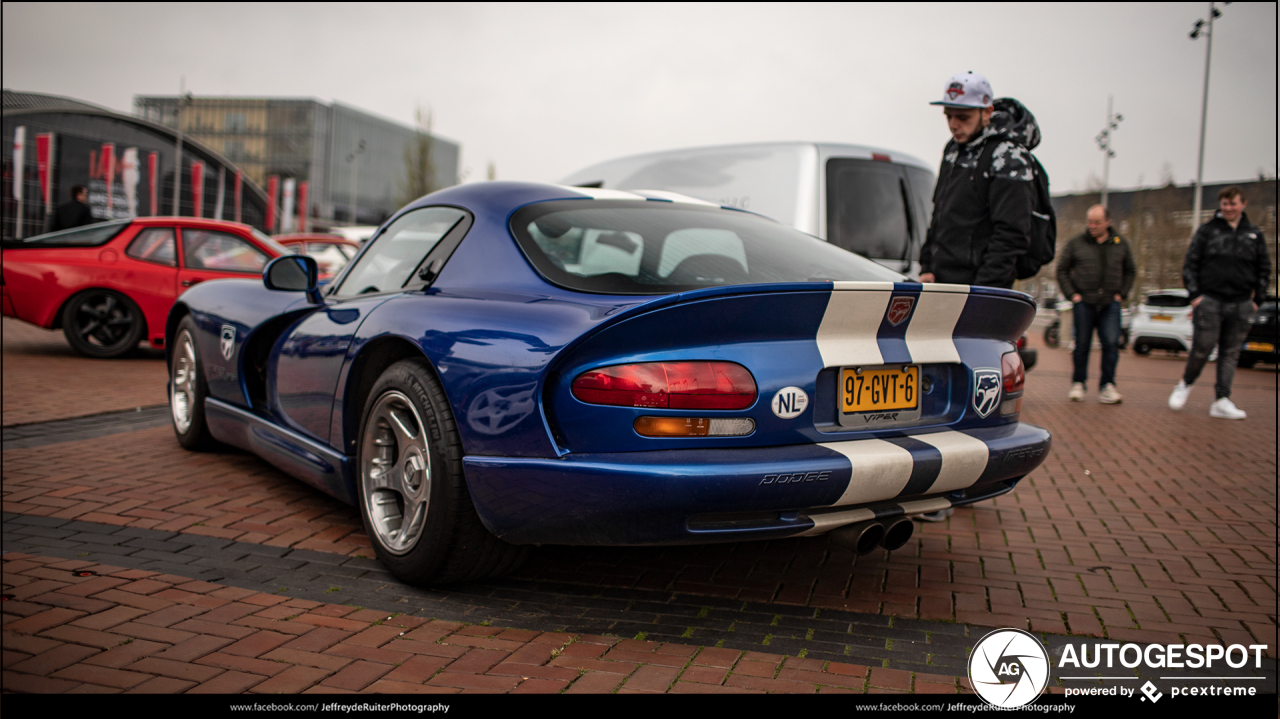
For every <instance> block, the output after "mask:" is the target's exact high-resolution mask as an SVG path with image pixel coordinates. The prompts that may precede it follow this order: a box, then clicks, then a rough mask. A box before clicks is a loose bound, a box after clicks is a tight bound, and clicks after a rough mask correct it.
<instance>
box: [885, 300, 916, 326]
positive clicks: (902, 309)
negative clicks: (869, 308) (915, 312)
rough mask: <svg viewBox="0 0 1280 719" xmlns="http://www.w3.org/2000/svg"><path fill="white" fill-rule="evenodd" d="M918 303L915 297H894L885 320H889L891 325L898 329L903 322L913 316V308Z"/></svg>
mask: <svg viewBox="0 0 1280 719" xmlns="http://www.w3.org/2000/svg"><path fill="white" fill-rule="evenodd" d="M915 303H916V298H914V297H894V298H893V301H892V302H890V303H889V309H888V311H886V312H885V313H884V317H885V319H887V320H889V324H891V325H893V326H894V327H897V326H898V325H900V324H902V321H903V320H905V319H906V318H907V315H909V314H911V306H912V305H914V304H915Z"/></svg>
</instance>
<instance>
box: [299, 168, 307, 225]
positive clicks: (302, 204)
mask: <svg viewBox="0 0 1280 719" xmlns="http://www.w3.org/2000/svg"><path fill="white" fill-rule="evenodd" d="M306 231H307V183H306V181H305V180H304V181H303V182H299V183H298V232H306Z"/></svg>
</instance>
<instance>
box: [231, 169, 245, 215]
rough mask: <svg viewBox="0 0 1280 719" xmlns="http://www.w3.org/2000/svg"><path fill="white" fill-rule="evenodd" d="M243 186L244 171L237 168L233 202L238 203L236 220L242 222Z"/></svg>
mask: <svg viewBox="0 0 1280 719" xmlns="http://www.w3.org/2000/svg"><path fill="white" fill-rule="evenodd" d="M242 187H244V173H243V172H241V171H240V170H236V184H235V190H234V191H233V194H232V198H233V202H235V205H236V222H240V197H241V194H240V188H242Z"/></svg>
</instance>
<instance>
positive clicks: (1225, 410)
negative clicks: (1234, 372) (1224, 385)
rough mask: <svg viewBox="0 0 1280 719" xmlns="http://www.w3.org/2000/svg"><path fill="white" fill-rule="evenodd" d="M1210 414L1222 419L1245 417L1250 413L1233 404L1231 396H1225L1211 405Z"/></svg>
mask: <svg viewBox="0 0 1280 719" xmlns="http://www.w3.org/2000/svg"><path fill="white" fill-rule="evenodd" d="M1209 416H1210V417H1219V418H1221V419H1244V418H1245V417H1247V416H1248V415H1246V414H1245V413H1244V410H1242V409H1238V408H1237V407H1236V406H1235V405H1234V404H1232V403H1231V400H1230V398H1227V397H1223V398H1222V399H1219V400H1217V401H1216V402H1214V403H1213V404H1211V405H1209Z"/></svg>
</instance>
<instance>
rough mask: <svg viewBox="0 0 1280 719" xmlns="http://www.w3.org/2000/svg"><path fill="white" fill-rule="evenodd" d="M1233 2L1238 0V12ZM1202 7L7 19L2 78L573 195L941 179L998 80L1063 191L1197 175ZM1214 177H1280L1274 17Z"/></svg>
mask: <svg viewBox="0 0 1280 719" xmlns="http://www.w3.org/2000/svg"><path fill="white" fill-rule="evenodd" d="M1219 5H1221V3H1219ZM1207 11H1208V8H1207V4H1206V3H1194V4H1136V5H1125V4H1112V3H1108V4H1099V5H1087V4H1079V3H1071V4H1063V5H1044V4H1024V5H980V4H974V3H948V4H941V5H897V4H872V5H796V4H787V5H758V4H728V3H724V4H713V5H656V4H642V5H618V4H608V5H578V4H573V5H478V4H461V5H432V4H425V3H424V4H414V5H405V6H399V5H395V6H385V5H377V4H368V3H365V4H358V5H340V4H314V3H307V4H291V5H272V4H230V3H227V4H215V5H201V4H182V3H164V4H141V5H128V4H110V3H105V4H84V5H81V4H70V5H60V4H25V3H9V2H6V3H4V5H3V21H4V22H3V28H4V29H3V33H4V35H3V62H4V65H3V81H4V87H5V88H8V89H13V90H22V91H30V92H44V93H51V94H57V95H66V96H69V97H74V98H77V99H80V100H85V101H88V102H92V103H96V104H99V105H103V106H106V107H108V108H111V109H114V110H117V111H122V112H126V113H131V112H132V107H133V103H132V100H133V96H134V95H139V94H142V95H154V94H176V93H177V91H178V86H179V79H180V77H183V76H185V78H186V87H187V89H188V90H189V91H191V92H192V93H194V94H196V95H230V96H256V97H261V96H281V97H314V98H317V99H320V100H323V101H333V100H336V101H339V102H342V103H345V104H348V105H353V106H355V107H358V108H361V109H364V110H366V111H369V112H372V113H375V114H378V115H382V116H384V117H387V118H390V119H392V120H396V121H399V122H402V123H405V124H412V123H413V119H414V109H415V107H416V106H418V105H419V104H421V105H423V106H429V107H430V109H431V111H432V113H433V115H434V118H435V125H434V129H435V132H436V133H437V134H440V135H442V136H444V137H447V138H449V139H452V140H454V141H457V142H458V143H460V144H461V146H462V161H461V167H460V168H459V169H460V171H461V172H462V173H463V174H464V179H466V180H468V181H474V180H478V179H484V177H485V174H486V169H487V167H488V165H489V163H493V164H494V165H495V167H496V171H497V176H498V178H499V179H512V180H533V181H556V180H558V179H560V178H562V177H564V176H565V175H567V174H569V173H570V172H572V171H574V170H577V169H579V168H581V167H583V166H586V165H589V164H593V163H595V162H599V161H602V160H606V159H610V158H614V157H618V156H622V155H629V154H634V153H639V152H648V151H653V150H664V149H672V148H677V147H687V146H696V145H708V144H720V143H731V142H755V141H773V140H812V141H825V142H845V143H855V144H865V145H874V146H879V147H885V148H889V149H892V150H898V151H902V152H907V153H910V154H913V155H915V156H916V157H919V158H920V159H922V160H924V161H926V162H927V163H928V164H930V165H936V164H937V163H938V162H939V161H940V159H941V154H942V147H943V145H944V144H945V143H946V141H947V139H948V134H947V131H946V125H945V122H944V120H943V117H942V111H941V109H940V108H937V107H930V106H929V105H928V103H929V102H930V101H933V100H937V99H939V98H940V97H941V95H942V91H943V89H944V88H945V84H946V79H947V78H948V77H949V76H950V75H952V74H953V73H956V72H962V71H966V70H973V71H974V72H978V73H983V74H985V75H986V76H987V77H988V78H989V79H990V81H991V84H992V86H993V88H994V90H995V93H996V95H997V96H998V97H1014V98H1017V99H1019V100H1021V101H1022V102H1023V104H1025V105H1026V106H1027V107H1028V108H1029V109H1030V110H1031V111H1032V113H1034V114H1035V116H1036V118H1037V120H1038V121H1039V123H1040V126H1041V131H1042V133H1043V137H1044V140H1043V144H1042V145H1041V146H1040V147H1039V148H1038V149H1037V150H1036V154H1037V156H1038V157H1039V158H1040V160H1041V162H1042V163H1043V164H1044V165H1045V168H1046V170H1047V171H1048V173H1049V177H1050V179H1051V181H1052V191H1053V192H1054V193H1055V194H1057V193H1063V192H1071V191H1083V190H1085V189H1086V187H1087V186H1088V183H1089V181H1090V176H1091V175H1093V176H1096V177H1097V178H1100V177H1101V176H1102V152H1101V151H1100V150H1099V149H1098V148H1097V145H1096V144H1095V142H1094V137H1095V136H1096V135H1097V134H1098V132H1099V130H1101V129H1102V127H1103V124H1104V121H1105V119H1106V109H1107V96H1108V94H1111V95H1114V96H1115V110H1116V112H1118V113H1120V114H1122V115H1123V116H1124V121H1123V122H1122V123H1121V124H1120V129H1119V130H1118V131H1116V134H1115V141H1114V148H1115V152H1116V157H1115V159H1114V160H1112V163H1111V183H1110V184H1111V186H1112V187H1134V186H1137V185H1139V184H1144V185H1153V184H1157V183H1159V182H1160V181H1161V180H1162V178H1163V177H1164V175H1165V173H1166V172H1169V173H1171V174H1172V176H1173V178H1174V179H1175V180H1176V181H1177V182H1178V183H1182V184H1184V183H1187V182H1189V181H1191V180H1193V179H1194V178H1195V172H1196V151H1197V143H1198V138H1199V128H1200V107H1201V92H1202V90H1203V83H1204V61H1205V39H1204V38H1203V37H1201V38H1200V39H1199V40H1194V41H1193V40H1191V39H1190V38H1188V36H1187V34H1188V32H1189V31H1190V30H1191V28H1192V26H1193V24H1194V23H1195V21H1196V20H1197V19H1198V18H1202V17H1205V16H1206V13H1207ZM1214 32H1215V35H1216V37H1215V39H1214V45H1213V60H1212V77H1211V80H1210V92H1209V116H1208V139H1207V141H1206V149H1205V172H1204V174H1205V178H1204V179H1205V182H1216V181H1230V180H1247V179H1256V178H1257V177H1258V174H1259V172H1264V173H1265V174H1267V175H1268V176H1275V174H1276V135H1277V128H1276V65H1277V56H1276V5H1275V4H1274V3H1266V4H1253V3H1233V4H1231V5H1230V6H1228V7H1225V8H1223V10H1222V17H1221V18H1219V19H1218V20H1217V21H1216V22H1215V25H1214Z"/></svg>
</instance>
